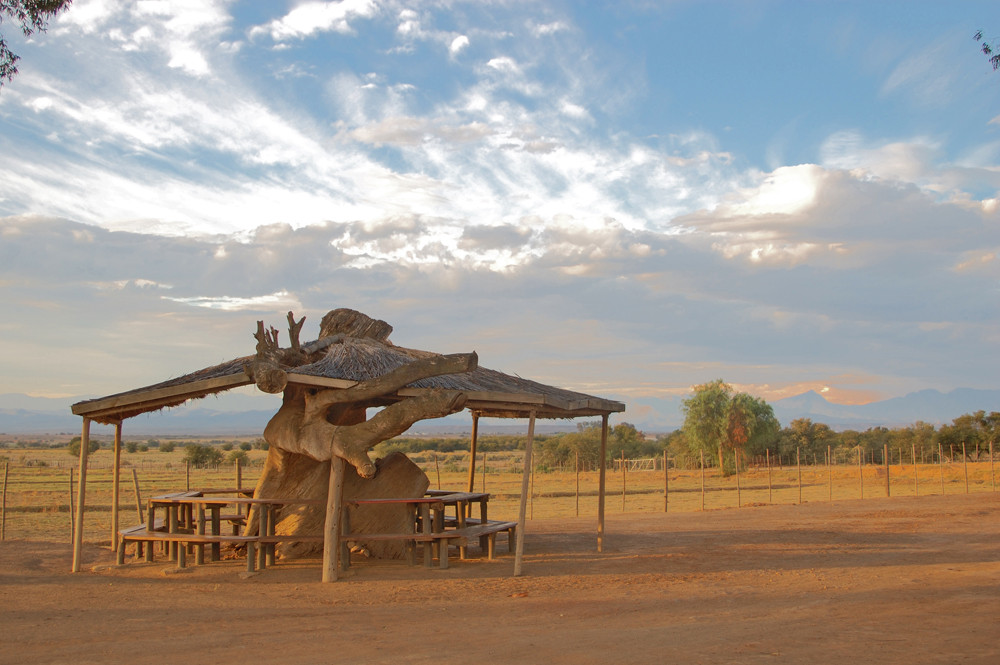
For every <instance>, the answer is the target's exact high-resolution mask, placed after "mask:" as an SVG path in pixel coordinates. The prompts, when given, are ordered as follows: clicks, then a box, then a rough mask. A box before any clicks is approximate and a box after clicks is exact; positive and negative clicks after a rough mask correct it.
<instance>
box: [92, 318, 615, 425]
mask: <svg viewBox="0 0 1000 665" xmlns="http://www.w3.org/2000/svg"><path fill="white" fill-rule="evenodd" d="M436 355H439V354H435V353H431V352H428V351H419V350H416V349H406V348H402V347H398V346H394V345H393V344H392V343H391V342H389V341H388V340H386V341H380V340H376V339H367V338H358V337H347V338H345V339H343V340H341V341H339V342H338V343H335V344H332V345H330V346H329V347H327V348H326V351H325V354H324V355H323V356H322V358H321V359H320V360H318V361H316V362H313V363H311V364H308V365H302V366H300V367H294V368H288V369H287V374H288V383H289V384H292V385H294V384H300V385H310V386H320V387H326V388H340V389H344V388H350V387H352V386H354V385H355V384H357V383H358V382H361V381H366V380H369V379H373V378H376V377H378V376H382V375H384V374H386V373H388V372H390V371H392V370H394V369H396V368H398V367H400V366H402V365H405V364H407V363H409V362H412V361H414V360H418V359H421V358H427V357H431V356H436ZM253 359H254V356H244V357H242V358H235V359H233V360H230V361H228V362H225V363H222V364H219V365H215V366H213V367H207V368H205V369H202V370H199V371H197V372H192V373H191V374H185V375H184V376H180V377H177V378H175V379H170V380H168V381H163V382H161V383H156V384H153V385H151V386H146V387H144V388H137V389H135V390H130V391H128V392H123V393H118V394H116V395H109V396H107V397H101V398H98V399H93V400H87V401H83V402H78V403H76V404H74V405H73V413H74V414H76V415H79V416H84V417H87V418H90V419H91V420H94V421H96V422H99V423H105V424H110V423H115V422H119V421H120V420H123V419H126V418H131V417H133V416H137V415H139V414H141V413H147V412H150V411H156V410H159V409H163V408H167V407H172V406H178V405H180V404H183V403H184V402H186V401H187V400H189V399H197V398H200V397H205V396H207V395H211V394H214V393H218V392H222V391H225V390H229V389H231V388H236V387H238V386H245V385H250V384H252V383H253V382H254V381H253V379H252V378H251V377H250V376H249V375H248V374H247V372H246V370H245V369H244V368H245V366H246V365H247V364H248V363H250V362H251V361H252V360H253ZM431 388H445V389H449V390H461V391H463V392H465V393H466V395H467V398H468V401H467V402H466V408H468V409H469V410H471V411H472V412H473V413H476V414H478V415H481V416H488V417H499V418H520V417H527V416H528V414H529V413H530V412H531V411H535V413H536V416H537V417H539V418H577V417H581V416H596V415H606V414H609V413H617V412H621V411H624V410H625V405H624V404H622V403H621V402H616V401H613V400H607V399H602V398H600V397H594V396H592V395H586V394H584V393H579V392H574V391H572V390H565V389H563V388H556V387H554V386H548V385H545V384H542V383H538V382H537V381H530V380H528V379H522V378H521V377H519V376H512V375H510V374H504V373H503V372H498V371H495V370H491V369H487V368H485V367H477V368H476V369H474V370H472V371H470V372H466V373H462V374H448V375H444V376H437V377H431V378H427V379H421V380H419V381H415V382H413V383H411V384H409V385H408V386H406V387H405V388H401V389H400V390H398V391H396V392H395V393H394V394H393V395H391V396H390V399H403V398H406V397H410V396H414V395H418V394H420V392H422V391H424V390H427V389H431Z"/></svg>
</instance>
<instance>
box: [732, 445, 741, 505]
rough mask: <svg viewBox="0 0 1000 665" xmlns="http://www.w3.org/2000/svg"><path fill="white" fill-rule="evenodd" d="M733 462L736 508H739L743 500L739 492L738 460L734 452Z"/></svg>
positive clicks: (737, 455)
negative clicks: (734, 465) (734, 467)
mask: <svg viewBox="0 0 1000 665" xmlns="http://www.w3.org/2000/svg"><path fill="white" fill-rule="evenodd" d="M733 462H734V463H735V464H736V507H737V508H740V507H741V506H742V504H743V499H742V496H741V491H740V458H739V454H738V453H736V452H734V453H733Z"/></svg>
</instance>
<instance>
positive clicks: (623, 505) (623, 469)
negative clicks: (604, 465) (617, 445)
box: [622, 448, 625, 513]
mask: <svg viewBox="0 0 1000 665" xmlns="http://www.w3.org/2000/svg"><path fill="white" fill-rule="evenodd" d="M622 512H623V513H624V512H625V449H624V448H622Z"/></svg>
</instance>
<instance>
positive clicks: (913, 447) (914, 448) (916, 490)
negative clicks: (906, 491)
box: [910, 444, 920, 496]
mask: <svg viewBox="0 0 1000 665" xmlns="http://www.w3.org/2000/svg"><path fill="white" fill-rule="evenodd" d="M910 461H911V462H913V496H920V490H919V488H918V487H917V476H918V475H919V473H920V469H918V468H917V446H916V444H910Z"/></svg>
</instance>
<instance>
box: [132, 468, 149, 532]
mask: <svg viewBox="0 0 1000 665" xmlns="http://www.w3.org/2000/svg"><path fill="white" fill-rule="evenodd" d="M132 490H133V491H134V492H135V511H136V512H137V513H139V524H143V523H144V522H145V521H146V517H145V515H144V514H143V512H142V497H141V496H139V475H138V474H137V473H136V472H135V467H132ZM149 528H152V527H149Z"/></svg>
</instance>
